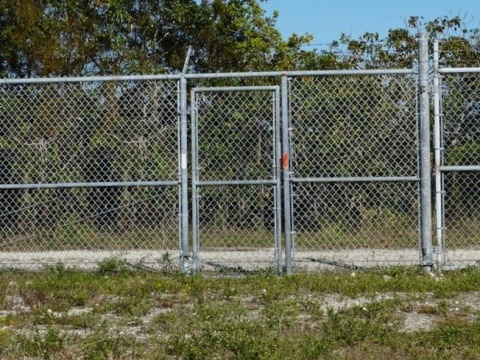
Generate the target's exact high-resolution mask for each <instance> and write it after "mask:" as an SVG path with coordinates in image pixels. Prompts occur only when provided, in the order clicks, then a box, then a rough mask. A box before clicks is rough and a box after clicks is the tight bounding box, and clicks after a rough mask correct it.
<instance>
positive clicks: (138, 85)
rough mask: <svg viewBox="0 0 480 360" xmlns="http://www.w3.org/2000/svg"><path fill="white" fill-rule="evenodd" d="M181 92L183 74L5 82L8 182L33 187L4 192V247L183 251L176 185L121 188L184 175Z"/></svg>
mask: <svg viewBox="0 0 480 360" xmlns="http://www.w3.org/2000/svg"><path fill="white" fill-rule="evenodd" d="M177 96H178V90H177V83H176V81H124V82H116V81H115V82H114V81H112V82H101V81H96V82H78V83H45V84H22V85H1V86H0V121H1V123H2V129H1V132H0V183H1V184H17V185H25V186H26V187H29V188H28V189H20V188H16V189H1V190H0V197H1V202H0V224H1V229H0V231H1V232H2V236H1V243H0V244H1V245H0V251H46V250H77V249H92V250H100V249H109V250H115V249H119V250H120V249H173V250H176V249H178V190H177V186H176V185H175V186H171V187H168V186H164V187H160V186H158V187H157V186H155V187H126V186H121V183H122V182H147V181H158V180H171V181H177V180H178V108H177V106H178V105H177V103H178V99H177ZM88 183H102V184H103V185H100V186H94V187H93V186H88ZM53 184H57V185H56V186H55V185H53ZM62 184H63V185H62ZM74 184H78V186H76V185H74ZM33 185H35V186H33ZM46 186H53V187H56V188H45V187H46Z"/></svg>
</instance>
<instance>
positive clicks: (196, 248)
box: [190, 90, 200, 273]
mask: <svg viewBox="0 0 480 360" xmlns="http://www.w3.org/2000/svg"><path fill="white" fill-rule="evenodd" d="M190 102H191V109H190V120H191V122H190V126H191V128H192V129H191V144H192V157H191V159H192V243H193V272H194V273H198V272H199V271H200V258H199V256H200V254H199V253H200V235H199V231H200V228H199V223H198V222H199V216H198V207H199V203H198V200H199V196H198V154H197V152H198V149H197V136H198V125H197V99H196V93H195V90H191V92H190Z"/></svg>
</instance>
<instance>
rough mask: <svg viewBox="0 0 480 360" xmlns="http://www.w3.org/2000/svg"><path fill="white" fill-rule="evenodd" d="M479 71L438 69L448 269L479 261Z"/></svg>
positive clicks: (440, 194) (441, 222)
mask: <svg viewBox="0 0 480 360" xmlns="http://www.w3.org/2000/svg"><path fill="white" fill-rule="evenodd" d="M478 71H480V69H478V68H471V69H454V68H447V67H443V68H440V67H439V68H437V73H436V76H437V77H436V79H437V80H436V82H437V83H438V88H437V94H438V101H437V102H436V103H435V105H436V109H437V111H436V115H437V121H436V124H435V125H436V130H437V133H438V134H439V136H438V139H437V148H438V151H437V162H438V164H439V166H438V167H437V183H438V184H437V190H438V191H437V203H438V204H439V205H438V206H437V207H438V209H437V211H440V214H439V217H438V220H437V221H438V231H437V238H438V239H439V245H441V247H442V251H441V252H442V253H444V254H443V255H444V258H443V259H442V261H443V262H444V263H445V266H453V267H457V266H465V265H475V264H477V263H478V261H480V246H479V243H480V191H479V190H480V90H479V85H480V73H479V72H478Z"/></svg>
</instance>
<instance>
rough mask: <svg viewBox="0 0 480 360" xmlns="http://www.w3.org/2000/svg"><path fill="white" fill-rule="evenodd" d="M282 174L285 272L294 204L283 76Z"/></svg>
mask: <svg viewBox="0 0 480 360" xmlns="http://www.w3.org/2000/svg"><path fill="white" fill-rule="evenodd" d="M281 92H282V174H283V201H284V205H283V208H284V221H285V222H284V229H285V273H286V274H287V275H290V274H291V273H292V269H293V266H292V261H293V259H292V248H293V242H292V216H291V215H292V213H291V209H292V204H291V192H290V186H291V184H290V119H289V112H288V98H289V93H288V77H287V76H286V75H284V76H282V84H281Z"/></svg>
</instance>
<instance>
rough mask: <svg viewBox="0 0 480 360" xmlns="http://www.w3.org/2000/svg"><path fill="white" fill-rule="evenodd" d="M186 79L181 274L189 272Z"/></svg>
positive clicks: (184, 88) (182, 133)
mask: <svg viewBox="0 0 480 360" xmlns="http://www.w3.org/2000/svg"><path fill="white" fill-rule="evenodd" d="M187 111H188V109H187V79H186V78H185V77H183V76H182V78H181V79H180V191H181V202H182V203H181V204H180V208H181V221H180V224H181V225H180V227H181V229H180V233H181V239H180V242H181V244H180V248H181V255H180V267H181V270H182V272H184V273H188V272H189V266H190V264H189V258H190V250H189V244H188V173H187V171H188V166H187V165H188V161H187Z"/></svg>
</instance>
